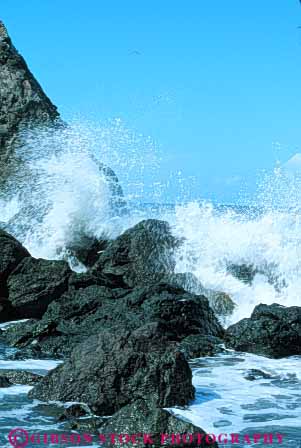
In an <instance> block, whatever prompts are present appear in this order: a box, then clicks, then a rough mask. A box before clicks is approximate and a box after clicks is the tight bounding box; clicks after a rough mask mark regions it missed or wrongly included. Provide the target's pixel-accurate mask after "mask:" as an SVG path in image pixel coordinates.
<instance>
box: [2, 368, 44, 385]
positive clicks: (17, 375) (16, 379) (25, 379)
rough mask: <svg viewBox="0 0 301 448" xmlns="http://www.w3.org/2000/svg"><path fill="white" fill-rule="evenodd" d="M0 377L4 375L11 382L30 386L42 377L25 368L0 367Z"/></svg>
mask: <svg viewBox="0 0 301 448" xmlns="http://www.w3.org/2000/svg"><path fill="white" fill-rule="evenodd" d="M0 377H5V378H7V380H8V381H9V382H10V383H11V384H24V385H29V386H31V385H32V384H36V383H38V382H39V381H40V380H41V379H42V378H43V377H42V375H38V374H36V373H32V372H27V371H26V370H6V369H0Z"/></svg>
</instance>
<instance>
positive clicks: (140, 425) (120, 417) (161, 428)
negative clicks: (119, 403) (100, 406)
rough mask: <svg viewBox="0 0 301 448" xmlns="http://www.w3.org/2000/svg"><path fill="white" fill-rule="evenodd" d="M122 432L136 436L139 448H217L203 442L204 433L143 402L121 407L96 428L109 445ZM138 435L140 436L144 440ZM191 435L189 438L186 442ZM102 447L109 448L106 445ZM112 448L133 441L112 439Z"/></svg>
mask: <svg viewBox="0 0 301 448" xmlns="http://www.w3.org/2000/svg"><path fill="white" fill-rule="evenodd" d="M125 428H126V429H127V430H126V433H127V434H138V436H137V438H136V440H137V442H138V445H139V446H148V447H154V448H155V447H158V448H159V447H163V446H164V447H166V448H168V447H171V446H173V447H174V446H177V447H178V448H184V447H187V446H189V447H194V448H195V447H200V448H205V447H209V446H210V447H213V448H217V444H216V443H214V442H213V441H212V440H210V439H209V441H208V442H207V441H206V433H205V431H203V429H201V428H199V427H198V426H195V425H193V424H192V423H189V422H187V421H184V420H181V419H180V418H177V417H176V416H175V415H172V414H171V413H169V412H168V411H166V410H164V409H159V408H156V407H153V406H151V405H150V403H148V402H147V401H146V400H143V399H139V400H137V401H135V402H134V403H133V404H130V405H128V406H125V407H123V408H122V409H121V410H120V411H118V412H117V413H116V414H114V415H113V416H112V417H111V418H109V419H108V420H107V421H106V422H105V423H104V424H103V425H102V426H101V427H100V428H99V433H100V434H103V435H104V438H105V440H106V441H108V442H110V441H111V439H110V435H111V434H122V433H124V432H125V431H124V429H125ZM139 434H144V435H145V436H144V438H143V436H142V435H141V436H139ZM172 434H177V436H178V439H177V441H176V439H175V440H172ZM146 435H147V436H148V437H146ZM185 435H186V437H185ZM192 435H193V438H192V439H191V441H190V437H191V436H192ZM104 446H110V443H108V444H105V445H104ZM114 446H116V447H122V446H125V447H129V446H133V440H131V441H128V443H126V439H125V437H124V438H123V440H122V441H120V440H119V439H118V437H116V440H115V443H114Z"/></svg>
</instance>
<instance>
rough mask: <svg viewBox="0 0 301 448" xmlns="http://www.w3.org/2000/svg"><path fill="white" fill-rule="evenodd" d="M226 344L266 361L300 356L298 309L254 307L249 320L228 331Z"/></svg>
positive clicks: (267, 306)
mask: <svg viewBox="0 0 301 448" xmlns="http://www.w3.org/2000/svg"><path fill="white" fill-rule="evenodd" d="M226 345H227V346H228V347H230V348H233V349H235V350H238V351H242V352H250V353H256V354H258V355H263V356H267V357H270V358H283V357H285V356H292V355H301V308H300V307H297V306H292V307H290V308H286V307H284V306H281V305H277V304H273V305H258V306H256V308H255V309H254V311H253V313H252V315H251V317H250V318H249V319H243V320H241V321H240V322H238V323H237V324H235V325H232V326H231V327H229V328H228V330H227V333H226Z"/></svg>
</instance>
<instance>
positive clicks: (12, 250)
mask: <svg viewBox="0 0 301 448" xmlns="http://www.w3.org/2000/svg"><path fill="white" fill-rule="evenodd" d="M26 257H30V254H29V252H28V251H27V250H26V249H25V248H24V247H23V246H22V244H20V243H19V242H18V241H17V240H16V239H15V238H14V237H13V236H11V235H9V234H8V233H6V232H5V231H4V230H0V297H8V290H7V279H8V276H9V275H10V274H11V273H12V271H13V270H14V269H15V268H16V267H17V266H18V264H19V263H20V262H21V261H22V260H23V259H24V258H26ZM0 321H1V322H3V320H2V312H0Z"/></svg>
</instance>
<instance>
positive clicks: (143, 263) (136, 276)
mask: <svg viewBox="0 0 301 448" xmlns="http://www.w3.org/2000/svg"><path fill="white" fill-rule="evenodd" d="M178 244H179V241H178V240H177V239H176V238H175V237H174V236H173V235H172V233H171V230H170V227H169V224H168V223H167V222H165V221H158V220H156V219H148V220H145V221H141V222H139V224H137V225H135V226H134V227H132V228H131V229H129V230H127V231H126V232H124V233H123V234H122V235H121V236H120V237H118V238H117V239H116V240H114V241H112V242H110V243H109V244H108V246H107V248H106V249H105V250H104V252H103V253H102V254H101V255H100V256H99V258H98V260H97V262H96V264H95V265H94V267H93V270H92V272H93V273H94V274H95V275H97V273H98V272H102V273H104V274H114V275H120V276H122V277H123V279H124V281H125V283H126V284H127V285H128V286H129V287H134V286H137V285H139V286H142V285H150V284H154V283H157V282H158V281H160V280H162V279H163V278H164V276H165V275H167V274H169V273H171V272H173V271H174V268H175V261H174V259H173V251H174V250H175V249H176V248H177V246H178Z"/></svg>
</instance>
